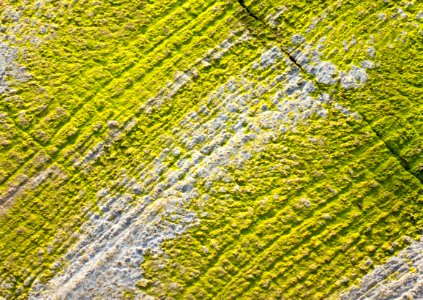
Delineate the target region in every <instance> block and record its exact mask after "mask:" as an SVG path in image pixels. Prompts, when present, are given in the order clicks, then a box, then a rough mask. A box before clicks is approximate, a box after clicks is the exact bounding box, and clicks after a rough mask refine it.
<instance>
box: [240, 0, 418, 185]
mask: <svg viewBox="0 0 423 300" xmlns="http://www.w3.org/2000/svg"><path fill="white" fill-rule="evenodd" d="M238 3H239V5H241V6H242V7H243V8H244V10H245V11H246V12H247V13H248V15H249V16H251V17H252V18H253V19H254V20H257V21H259V22H260V23H262V24H263V25H264V26H265V27H266V28H269V29H270V30H273V31H274V33H275V37H276V40H278V41H280V39H279V34H278V32H277V29H274V28H272V27H270V26H269V25H268V24H266V22H264V21H263V20H262V19H260V18H259V17H257V16H256V15H255V14H253V13H252V12H251V10H250V9H249V8H248V7H247V6H246V5H245V0H238ZM280 49H281V50H282V52H283V53H284V54H285V55H286V56H287V57H288V58H289V60H290V61H291V62H293V63H294V64H295V65H296V66H297V67H298V68H299V69H301V71H303V72H304V73H306V74H308V72H306V71H305V70H304V68H303V67H302V66H301V65H300V64H299V63H298V62H297V60H296V59H295V58H294V57H293V56H292V55H291V53H290V52H289V51H287V50H286V49H284V48H283V47H282V46H281V45H280ZM313 81H314V82H315V83H316V84H317V86H318V89H319V90H320V91H322V90H323V89H322V88H321V87H320V85H319V84H318V82H317V81H316V80H313ZM342 98H344V100H347V99H345V97H342ZM347 101H348V100H347ZM348 102H349V101H348ZM359 114H360V116H361V117H362V118H363V120H364V121H365V122H366V123H367V124H368V126H369V128H370V129H371V130H372V131H373V133H374V134H375V135H376V136H377V138H378V139H379V140H381V141H382V142H383V143H384V144H385V146H386V148H387V149H388V151H389V152H390V154H391V155H392V156H393V157H395V158H396V159H397V160H398V161H399V163H400V165H401V166H402V167H403V168H404V170H405V171H407V172H408V173H410V174H411V175H412V176H414V177H415V178H417V180H418V181H420V182H421V183H423V179H421V178H420V176H418V175H416V174H414V173H413V172H412V170H411V168H410V165H409V164H408V162H407V161H406V160H405V159H403V158H402V157H401V156H400V155H399V154H397V153H396V151H395V150H394V149H393V148H392V147H390V146H389V145H388V144H387V143H386V141H385V140H384V139H383V137H382V136H381V135H380V134H379V133H378V132H377V131H376V130H375V129H374V128H373V127H372V126H371V125H370V123H369V121H368V120H367V119H366V117H365V116H364V114H363V113H361V112H360V111H359Z"/></svg>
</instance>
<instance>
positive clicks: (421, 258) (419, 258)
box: [341, 239, 423, 300]
mask: <svg viewBox="0 0 423 300" xmlns="http://www.w3.org/2000/svg"><path fill="white" fill-rule="evenodd" d="M341 299H342V300H365V299H366V300H388V299H392V300H394V299H398V300H399V299H423V239H420V241H414V242H412V244H411V245H410V246H409V247H407V248H406V249H404V250H402V251H401V252H400V253H399V254H398V255H396V256H394V257H392V258H390V259H389V260H388V261H387V262H386V263H384V264H383V265H380V266H377V267H376V268H375V269H374V270H373V271H372V272H370V273H369V274H367V275H366V276H364V277H363V278H362V279H361V282H360V285H359V286H358V287H353V288H351V289H350V290H349V291H348V292H346V293H345V294H343V295H342V296H341Z"/></svg>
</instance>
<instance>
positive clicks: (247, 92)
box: [31, 38, 351, 299]
mask: <svg viewBox="0 0 423 300" xmlns="http://www.w3.org/2000/svg"><path fill="white" fill-rule="evenodd" d="M244 40H246V38H244ZM225 45H227V47H229V46H230V45H231V43H229V44H225ZM228 45H229V46H228ZM297 54H298V55H302V54H301V53H297ZM304 55H306V54H304ZM316 57H318V56H316ZM310 61H312V60H310ZM277 64H278V65H279V67H278V70H281V69H282V71H280V72H279V74H278V73H273V74H272V75H269V76H268V78H267V79H268V80H266V83H263V82H259V83H258V82H256V81H255V80H254V81H250V80H248V79H247V78H249V77H251V76H252V75H251V74H253V73H254V70H256V69H258V68H260V70H262V71H263V70H266V69H268V68H274V67H275V66H276V65H277ZM305 67H306V68H309V66H308V65H306V64H305ZM310 68H311V65H310ZM324 68H325V67H324V66H323V67H322V68H321V70H320V71H319V72H323V70H324ZM333 74H334V72H331V74H330V75H333ZM178 78H182V77H178ZM184 78H185V77H184ZM178 82H179V83H175V84H171V85H169V88H168V91H169V92H164V93H162V94H161V95H166V94H168V95H169V94H170V95H173V92H172V91H174V90H175V89H178V88H179V87H180V86H181V84H182V85H183V84H188V82H190V80H189V79H188V80H187V79H183V80H182V81H181V80H179V79H178ZM313 93H314V94H313ZM264 94H266V95H267V97H270V99H271V101H272V103H273V106H272V109H270V108H269V106H268V105H266V104H261V101H260V98H261V97H263V95H264ZM316 94H317V88H316V87H315V85H314V84H313V82H312V81H310V80H305V79H304V78H303V76H302V74H301V71H300V70H299V69H298V68H297V67H295V66H294V65H293V64H292V62H291V61H290V60H289V59H287V58H286V57H285V56H284V55H283V54H282V52H281V50H280V49H279V48H278V47H273V48H271V49H270V50H267V51H266V52H264V53H263V54H262V56H261V57H260V58H259V59H258V60H257V61H256V62H254V63H253V64H252V65H251V66H250V67H248V68H246V69H244V70H242V71H241V74H239V76H238V77H236V78H232V79H231V80H229V81H228V82H227V83H226V84H224V85H222V86H220V87H219V88H217V89H216V90H215V91H214V92H212V93H210V96H209V98H208V100H207V101H205V103H204V105H203V106H201V107H200V109H198V110H197V111H191V112H189V113H187V115H186V116H185V118H184V119H183V121H182V122H181V123H180V124H179V125H180V127H179V128H176V127H175V128H174V130H173V138H172V139H171V140H173V141H178V142H179V145H176V144H170V145H167V146H166V148H165V149H163V150H162V152H161V153H160V154H159V155H158V156H157V157H156V158H155V159H154V160H153V161H152V162H151V163H150V164H149V165H147V166H144V165H141V166H140V168H139V169H140V170H142V171H141V173H140V175H138V176H137V178H131V177H129V176H124V177H123V178H122V179H121V181H120V184H121V186H122V187H124V188H125V192H121V193H120V194H111V193H109V192H108V190H107V189H103V190H100V191H99V192H98V196H99V207H100V209H101V211H102V212H101V214H99V213H96V214H93V215H91V216H90V218H89V220H88V221H87V222H86V223H85V224H84V225H83V227H82V230H81V235H80V238H79V242H78V243H77V244H76V245H75V246H74V247H73V248H72V249H70V250H69V251H68V253H67V255H66V260H67V264H66V266H65V268H64V270H63V272H61V273H60V274H58V275H57V276H56V277H55V278H53V279H52V280H51V281H50V282H49V283H48V284H47V285H46V286H42V285H40V284H35V286H34V289H33V294H32V296H31V299H93V298H95V297H100V298H101V299H116V298H119V297H122V295H123V293H124V292H125V291H133V292H134V293H139V291H138V290H137V289H136V288H134V287H135V284H136V283H137V281H139V280H141V279H142V278H143V270H142V269H141V268H140V264H141V263H142V262H143V260H144V255H145V253H146V252H151V253H156V254H157V253H161V249H160V247H161V244H162V242H163V241H165V240H168V239H173V238H175V237H176V236H178V235H180V234H182V233H184V232H186V231H187V230H188V229H190V228H191V227H192V226H196V225H197V224H198V223H199V222H200V220H199V218H198V216H197V214H196V213H195V212H193V211H189V210H188V206H189V205H190V204H191V203H192V201H197V200H199V199H201V198H202V199H207V195H200V193H199V190H198V187H199V185H204V186H203V187H204V189H205V190H206V191H208V190H210V189H212V187H213V183H214V182H215V181H216V180H220V179H222V178H225V179H226V180H232V179H231V178H229V177H228V176H229V175H228V174H227V172H226V171H225V169H226V167H227V166H228V165H236V166H239V167H242V165H243V164H244V163H245V162H246V161H247V160H249V159H251V158H252V157H253V156H254V154H255V153H257V152H259V151H261V150H262V149H263V148H264V147H265V145H266V144H267V143H269V142H270V140H271V139H273V138H275V137H277V136H278V135H280V134H284V133H285V132H286V131H287V130H296V125H297V124H298V123H299V122H304V121H306V120H307V119H309V118H310V117H311V116H312V115H317V116H320V117H322V118H325V117H326V115H327V110H326V109H325V108H324V106H325V105H330V103H331V101H330V97H329V95H327V94H320V95H318V96H315V95H316ZM313 95H314V96H313ZM163 99H164V98H163V96H159V97H158V98H157V99H155V100H154V101H151V103H150V104H151V105H160V102H162V101H163ZM258 107H259V109H258V110H257V108H258ZM339 109H340V108H339ZM340 110H341V111H342V109H340ZM346 112H348V114H350V113H351V112H349V111H348V110H346ZM169 155H173V156H174V157H176V162H175V163H174V164H173V165H172V167H171V168H169V167H168V166H167V165H166V164H165V159H166V157H167V156H169ZM138 297H144V298H145V297H147V295H141V294H138Z"/></svg>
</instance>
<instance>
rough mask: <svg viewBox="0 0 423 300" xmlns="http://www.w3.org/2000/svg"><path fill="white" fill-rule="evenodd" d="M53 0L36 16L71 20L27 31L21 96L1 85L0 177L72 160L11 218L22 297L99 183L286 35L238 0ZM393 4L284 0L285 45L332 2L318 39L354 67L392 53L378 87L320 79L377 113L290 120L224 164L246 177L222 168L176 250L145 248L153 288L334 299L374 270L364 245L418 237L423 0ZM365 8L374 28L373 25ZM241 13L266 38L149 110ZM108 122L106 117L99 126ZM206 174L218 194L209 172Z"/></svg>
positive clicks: (9, 272) (2, 239) (55, 255)
mask: <svg viewBox="0 0 423 300" xmlns="http://www.w3.org/2000/svg"><path fill="white" fill-rule="evenodd" d="M57 3H61V4H60V5H59V6H57ZM57 3H55V2H53V3H50V4H47V5H46V6H45V8H43V10H42V11H39V10H37V11H35V10H31V9H27V10H24V15H25V16H28V17H36V18H37V19H39V20H44V21H46V22H50V21H51V18H50V17H48V16H49V14H50V13H51V12H56V11H61V12H62V13H58V14H57V16H56V17H54V18H53V21H54V23H55V24H57V26H58V29H57V35H56V36H55V37H54V39H52V40H50V41H48V42H47V43H45V44H42V45H40V46H39V47H38V48H34V49H33V48H32V47H31V45H30V44H26V45H25V47H26V49H27V51H26V53H25V55H22V58H21V61H22V63H24V64H25V66H26V67H27V68H28V70H29V72H30V73H31V74H32V75H33V79H32V80H31V81H30V82H28V83H25V84H16V89H17V92H16V94H15V95H13V96H8V97H6V98H3V99H4V100H5V101H2V104H1V105H2V106H1V109H2V111H5V112H6V113H7V117H6V120H7V124H8V125H7V127H5V129H4V132H8V133H9V134H10V135H9V136H7V138H5V139H6V140H7V141H10V142H4V143H2V147H3V148H2V153H1V160H2V165H1V166H2V168H1V169H2V177H1V179H2V187H1V190H2V191H3V192H4V191H5V190H6V189H8V188H9V187H10V186H12V185H13V184H14V183H15V184H19V183H20V182H21V180H22V178H21V177H19V176H20V175H21V174H26V176H28V177H32V176H35V175H36V174H37V173H38V172H40V171H41V170H43V169H44V168H46V167H48V166H59V167H60V169H61V172H63V174H65V175H60V174H59V175H52V176H51V177H49V180H47V181H46V182H44V183H42V184H41V185H39V186H37V187H35V188H33V189H30V190H25V191H24V192H23V193H22V194H20V195H18V196H17V197H16V198H15V199H14V203H13V205H12V206H11V207H10V209H9V210H8V211H7V212H6V213H5V214H4V215H3V216H1V218H0V228H1V235H0V253H1V256H2V257H3V258H2V269H1V272H0V273H1V275H0V278H1V280H2V281H5V280H6V279H7V278H13V279H12V280H13V284H12V286H13V287H12V288H10V289H9V288H7V289H4V290H3V289H0V295H1V296H4V297H20V298H25V297H26V295H27V292H28V291H29V290H30V288H31V284H32V283H33V281H31V280H30V281H29V283H28V282H27V283H26V279H27V278H29V277H31V276H34V275H37V276H40V278H41V279H42V280H44V281H46V280H47V279H48V278H50V277H52V276H53V275H54V273H55V272H56V271H57V269H56V268H55V267H54V268H53V264H54V263H55V262H56V261H57V260H58V259H60V258H62V257H63V255H64V254H65V253H66V250H67V249H68V248H69V246H70V245H71V244H72V243H73V242H74V241H75V240H76V238H77V237H76V236H75V235H73V234H74V233H75V232H77V231H78V228H79V226H80V225H81V224H82V223H83V221H84V220H85V216H86V212H87V211H89V210H90V209H95V206H96V205H95V201H96V192H97V191H98V190H100V189H101V188H104V187H110V186H114V190H115V191H116V192H117V193H119V192H120V191H121V189H122V188H119V186H116V185H115V181H116V180H117V179H118V178H119V176H121V174H122V168H124V169H126V170H127V172H128V173H130V174H137V171H136V168H137V166H138V164H139V162H146V163H147V162H150V161H152V160H153V159H154V158H155V157H156V156H157V155H158V154H159V153H160V151H161V150H162V148H163V145H166V144H167V143H170V141H171V139H172V137H171V135H170V134H169V133H170V132H171V131H172V130H173V129H174V127H176V126H177V124H179V123H180V121H181V120H182V119H183V117H184V115H185V114H186V113H187V112H189V111H194V110H198V108H199V107H200V106H201V105H202V104H203V100H202V99H205V98H206V97H207V96H208V94H209V91H210V90H213V89H214V88H215V87H216V86H217V85H220V84H221V83H223V82H226V81H227V80H228V79H229V78H231V76H233V75H237V74H238V71H239V70H241V69H242V68H243V67H244V66H248V65H249V64H250V63H251V62H252V61H253V60H255V59H256V58H257V57H259V55H260V51H261V50H260V49H261V47H263V45H268V46H271V45H273V44H274V43H275V41H269V40H268V36H269V35H273V34H274V30H273V29H269V28H263V24H261V23H260V22H254V21H253V20H250V18H249V17H248V15H246V14H245V12H244V11H243V9H242V8H240V7H239V6H238V5H237V3H236V2H235V1H234V2H230V1H216V2H206V1H200V2H191V1H160V2H156V3H148V4H146V3H144V2H142V3H137V2H130V1H128V2H124V1H121V2H119V3H107V2H103V3H101V5H97V6H93V5H91V3H89V2H87V1H81V2H79V3H77V4H75V5H74V6H72V5H70V4H66V2H57ZM7 5H12V6H14V7H17V6H18V5H23V3H20V2H14V3H8V4H7ZM246 5H248V6H249V7H251V11H252V12H253V13H256V12H257V16H259V17H260V18H263V19H264V20H265V19H266V16H267V15H268V14H269V13H270V12H275V8H279V7H281V6H283V5H281V4H280V3H279V2H278V1H265V2H260V3H258V2H257V1H246ZM395 9H396V6H395V5H394V4H386V3H385V4H382V3H381V4H380V5H379V6H378V5H376V4H374V5H373V4H372V5H369V4H368V2H363V3H361V4H359V5H357V3H356V2H354V1H346V2H345V1H344V3H342V5H341V3H334V4H329V3H327V2H323V1H313V2H310V1H294V2H293V3H291V4H290V5H289V7H288V10H287V12H286V13H284V17H283V22H282V23H281V24H278V25H277V32H279V33H278V41H277V43H280V44H281V45H286V46H285V47H284V48H286V49H290V48H293V47H297V46H295V45H293V44H292V41H291V36H292V35H293V34H297V33H303V32H304V31H305V30H306V28H307V27H308V26H309V25H310V23H311V22H312V20H313V19H314V18H315V17H316V16H318V15H321V14H322V13H323V11H327V15H328V16H327V18H325V19H323V20H322V21H321V22H319V23H318V24H317V25H316V29H315V30H314V31H310V33H309V34H308V35H305V37H306V40H307V41H309V42H317V41H318V40H319V39H321V38H322V37H323V36H326V37H327V40H329V41H330V42H331V45H330V46H329V47H325V48H324V49H323V50H322V52H323V57H324V58H325V59H327V60H330V61H332V62H334V63H336V65H337V66H338V67H339V68H343V67H345V68H348V67H349V66H350V65H351V64H355V65H359V63H360V62H361V61H363V60H364V59H367V58H368V54H367V52H366V51H367V48H368V47H374V48H375V49H376V56H375V61H377V62H378V64H379V65H378V66H377V67H376V68H375V69H373V70H369V71H368V73H369V78H370V79H369V83H368V84H367V85H366V86H365V88H363V89H359V90H348V91H345V90H343V89H342V88H340V87H339V85H337V86H333V87H325V86H322V85H319V88H320V89H322V90H324V91H326V92H328V93H330V94H331V95H333V96H334V97H336V101H337V102H339V103H341V104H342V105H344V106H346V107H348V108H349V109H351V110H352V111H356V112H357V113H359V114H360V115H361V116H362V117H363V119H364V120H361V121H358V120H355V119H354V118H351V117H350V118H347V117H345V116H342V115H341V114H340V113H339V112H336V111H335V110H333V109H330V115H329V117H328V119H326V120H319V119H312V120H310V121H309V122H308V123H309V126H305V125H302V126H299V127H298V128H297V131H296V132H293V133H288V134H286V135H285V136H279V137H278V138H277V139H276V140H274V141H272V144H271V145H268V146H266V148H265V149H264V151H262V152H261V153H259V154H256V155H255V156H254V158H253V159H252V160H250V161H249V162H248V164H246V165H245V166H244V167H243V168H242V169H238V168H235V167H231V166H228V168H227V172H228V173H229V174H231V177H232V178H234V179H235V181H236V185H237V186H239V190H235V184H234V182H229V183H228V182H224V181H217V182H215V183H214V186H213V190H214V193H212V194H211V195H210V199H208V200H207V201H204V203H203V202H199V203H194V204H193V206H192V209H194V210H196V211H197V212H198V214H199V215H200V216H202V213H203V214H206V213H207V216H205V217H201V223H200V225H199V226H198V227H195V228H193V229H191V230H190V231H189V232H188V233H187V234H184V235H183V236H182V237H180V238H178V239H176V240H170V241H167V242H165V243H164V245H163V249H164V250H165V253H166V255H167V257H146V260H145V263H144V264H143V265H142V267H143V268H144V269H145V276H146V278H147V280H148V283H149V284H147V286H146V287H144V289H145V290H147V291H148V292H149V293H152V294H155V295H158V296H163V297H168V298H173V297H175V298H178V297H179V298H213V297H221V298H225V299H229V298H240V297H241V298H242V297H244V298H248V299H250V298H262V297H263V295H266V298H268V299H271V298H278V297H280V296H281V295H283V296H284V297H287V298H290V299H295V298H301V297H303V298H304V297H307V298H315V299H318V298H327V297H328V296H330V295H334V294H336V293H337V292H339V290H341V289H343V288H346V287H347V286H349V285H350V284H351V283H352V282H354V280H357V279H359V278H360V277H361V276H362V275H363V274H366V273H367V271H368V270H369V269H370V268H371V266H369V265H366V264H365V261H367V260H368V259H369V258H371V260H372V261H373V264H376V263H379V262H383V261H384V260H386V258H387V257H388V256H390V255H392V254H393V252H392V251H389V249H391V248H390V247H391V246H390V245H392V244H393V243H394V242H395V241H398V243H399V246H397V247H396V248H395V249H394V251H397V250H399V249H401V248H402V247H403V246H404V241H403V240H402V236H404V235H408V236H412V237H417V236H418V234H419V233H420V230H421V224H420V223H421V221H420V220H421V216H420V211H421V199H419V193H421V182H419V180H418V179H416V177H417V178H419V179H420V180H421V179H422V177H421V176H422V175H421V166H422V163H423V162H422V155H421V137H420V134H419V133H420V132H421V129H422V128H421V124H422V120H421V118H419V116H420V115H422V114H419V112H420V111H421V109H422V105H421V99H420V98H419V94H421V82H419V80H421V79H419V78H422V76H419V74H421V62H422V57H421V51H419V50H421V45H422V44H421V35H419V33H418V30H419V28H421V22H420V23H419V22H417V21H415V20H412V21H408V20H409V19H411V18H413V16H414V15H415V14H416V13H417V12H418V11H419V9H420V10H421V5H420V4H418V3H415V4H414V5H410V6H409V7H408V8H406V9H404V11H405V12H406V13H407V14H409V17H408V18H407V19H404V20H403V19H401V18H400V17H396V18H394V19H393V21H389V22H388V21H386V20H384V21H383V20H379V21H378V15H379V14H381V13H384V14H386V15H387V16H392V15H394V14H395V13H396V11H395ZM163 16H165V17H163ZM239 20H242V21H243V22H242V23H240V22H239ZM266 21H267V20H266ZM370 21H374V22H377V23H376V24H377V26H374V25H372V26H369V25H368V23H369V22H370ZM372 24H374V23H372ZM415 24H417V27H415ZM388 26H389V30H387V29H386V28H387V27H388ZM240 27H241V28H248V29H249V30H250V31H251V32H252V35H253V36H254V39H253V40H251V41H249V42H248V43H247V44H243V45H237V46H235V47H234V48H233V49H231V51H229V53H227V54H226V56H224V57H223V58H222V59H220V60H217V61H216V62H213V64H212V66H201V67H199V68H198V78H195V79H193V82H194V83H193V84H192V85H189V86H187V87H184V88H182V89H181V90H180V91H178V93H177V94H176V95H174V97H172V98H171V100H170V101H167V102H165V103H164V104H163V105H162V106H160V107H157V108H156V109H155V110H153V111H151V112H149V111H145V110H144V109H142V108H141V109H140V107H142V104H143V103H146V102H147V101H148V99H149V98H151V97H154V96H155V95H156V94H157V93H159V91H160V89H161V88H162V87H163V85H164V83H166V82H167V81H168V80H173V79H174V74H175V72H176V71H181V70H182V71H186V70H187V69H189V68H190V67H191V66H192V64H193V62H195V61H196V60H197V59H200V58H202V57H203V56H204V54H205V53H206V51H207V50H208V49H210V48H213V47H214V46H215V45H217V44H219V43H220V42H221V41H222V40H223V39H225V38H226V37H227V35H228V34H229V32H230V31H233V30H235V29H239V28H240ZM329 27H331V28H329ZM403 30H405V31H407V34H406V35H405V36H404V37H402V35H401V31H403ZM420 30H421V29H420ZM371 35H374V42H372V43H371V42H370V40H371ZM352 37H355V39H356V40H357V42H356V45H355V46H351V48H350V49H349V50H348V51H347V52H346V53H344V52H343V51H342V47H343V44H342V42H343V41H344V40H347V41H350V40H351V38H352ZM401 37H402V38H403V39H404V41H402V40H401ZM397 38H400V39H399V40H397ZM391 44H392V47H391ZM299 49H301V46H300V47H299ZM419 72H420V73H419ZM258 73H259V74H258V75H257V77H260V76H262V77H263V78H267V77H271V76H272V74H271V72H270V74H269V73H266V72H264V73H263V74H260V72H258ZM254 80H257V78H254ZM388 87H389V88H388ZM263 104H267V105H268V106H269V107H271V105H272V103H271V100H270V99H268V98H266V96H264V97H262V98H261V99H260V103H258V104H257V109H259V108H260V107H261V106H262V105H263ZM22 110H24V111H25V119H24V120H23V119H20V118H19V115H20V113H21V111H22ZM134 112H136V113H134ZM134 116H135V117H136V118H137V120H138V122H137V125H136V126H135V128H134V129H133V130H131V131H129V130H128V132H125V131H124V132H123V134H122V137H121V138H120V139H118V140H117V142H116V143H114V144H113V145H111V146H110V147H109V148H108V149H107V150H106V154H105V155H104V156H102V157H101V158H100V159H99V160H98V161H97V162H95V163H93V164H92V165H89V166H88V167H87V168H86V169H84V170H83V171H80V170H79V169H78V168H77V167H76V166H75V161H77V160H80V159H81V158H83V157H84V155H85V154H86V153H87V152H88V151H89V150H90V149H92V148H93V147H94V146H95V145H96V144H98V143H99V142H101V141H104V140H107V139H108V138H109V136H110V133H111V132H112V130H110V128H107V126H105V125H104V124H106V123H107V121H108V120H117V121H118V123H119V124H127V123H128V122H129V121H130V120H131V118H133V117H134ZM97 124H103V126H102V127H101V128H99V129H98V130H97V131H96V130H95V127H96V125H97ZM2 132H3V131H2ZM12 132H13V133H15V134H14V135H13V136H12V135H11V133H12ZM311 138H313V139H317V140H318V141H321V143H322V144H321V145H316V144H314V143H313V142H311V141H310V139H311ZM21 140H22V141H25V142H26V143H27V144H28V145H24V144H23V142H21ZM175 142H176V143H178V141H175ZM3 149H4V151H3ZM41 158H43V159H41ZM173 163H174V160H171V159H169V161H168V162H166V164H167V165H169V166H172V164H173ZM287 167H289V168H287ZM197 188H198V189H199V190H200V192H201V193H204V194H206V193H207V194H210V191H208V190H207V191H206V190H205V188H204V183H199V184H198V186H197ZM304 201H310V206H309V207H307V206H305V205H304V203H306V202H304ZM369 228H370V230H369ZM386 244H387V245H389V246H386V247H385V248H387V249H388V250H385V249H384V247H383V245H386ZM49 247H51V248H52V249H53V250H51V251H50V252H48V251H46V250H45V249H48V248H49ZM205 249H207V250H205ZM163 264H164V265H165V268H159V267H158V266H162V265H163ZM59 268H61V267H59ZM341 277H343V278H344V279H343V280H340V278H341ZM322 278H323V279H324V280H322ZM175 283H176V284H175ZM141 286H143V284H141ZM19 293H20V295H18V294H19ZM12 295H13V296H12ZM130 296H131V295H130V294H128V297H130Z"/></svg>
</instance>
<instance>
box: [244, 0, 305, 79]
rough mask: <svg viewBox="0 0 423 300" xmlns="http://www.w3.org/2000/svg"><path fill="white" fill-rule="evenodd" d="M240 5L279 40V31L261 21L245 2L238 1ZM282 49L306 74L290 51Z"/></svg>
mask: <svg viewBox="0 0 423 300" xmlns="http://www.w3.org/2000/svg"><path fill="white" fill-rule="evenodd" d="M238 3H239V5H241V6H242V8H244V10H245V11H246V12H247V13H248V15H249V16H250V17H252V18H253V19H254V20H256V21H259V22H260V23H262V24H263V25H264V26H265V27H266V28H269V29H271V30H273V31H274V32H275V36H276V39H277V40H279V38H278V32H277V30H276V29H273V28H271V27H270V26H269V25H268V24H266V22H264V21H263V20H262V19H260V18H259V17H257V16H256V15H255V14H253V13H252V12H251V10H250V9H249V8H248V7H247V6H246V5H245V0H238ZM280 49H281V50H282V52H283V53H284V54H285V55H286V56H288V58H289V60H290V61H292V62H293V63H294V64H295V65H296V66H297V67H298V68H300V69H301V71H303V72H305V70H304V69H303V67H302V66H301V65H300V64H299V63H298V62H297V60H296V59H295V58H294V57H293V56H292V55H291V53H289V51H287V50H286V49H284V48H283V47H282V46H280Z"/></svg>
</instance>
